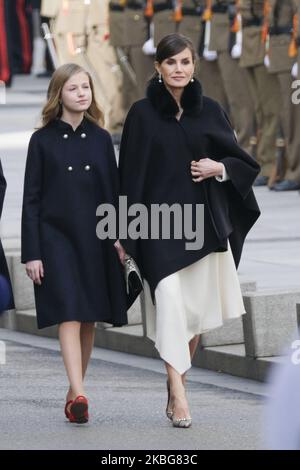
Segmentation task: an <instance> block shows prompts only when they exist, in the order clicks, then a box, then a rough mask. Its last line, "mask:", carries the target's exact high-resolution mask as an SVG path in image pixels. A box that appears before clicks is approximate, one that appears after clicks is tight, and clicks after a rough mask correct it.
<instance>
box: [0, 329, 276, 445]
mask: <svg viewBox="0 0 300 470" xmlns="http://www.w3.org/2000/svg"><path fill="white" fill-rule="evenodd" d="M0 339H2V340H5V342H6V348H7V351H6V359H7V360H6V365H0V377H1V380H0V395H1V400H0V427H1V434H0V449H18V450H22V449H57V450H59V449H66V450H67V449H73V450H74V449H80V450H81V449H97V450H101V449H110V450H113V449H120V450H126V449H127V450H128V449H134V450H137V449H146V450H151V449H152V450H154V449H155V450H160V449H164V450H185V449H190V450H197V449H199V450H201V449H263V448H264V446H265V443H264V427H263V424H264V423H263V411H264V409H265V396H266V393H267V387H266V385H265V384H260V383H256V382H254V381H251V380H247V379H239V378H236V377H231V376H227V375H226V374H218V373H216V372H211V371H204V370H201V369H197V368H192V369H191V371H190V374H189V381H188V385H187V394H188V398H189V402H190V407H191V413H192V416H193V424H192V427H191V428H190V429H175V428H173V427H172V425H171V423H170V421H169V420H168V419H167V418H166V416H165V406H166V398H167V392H166V386H165V372H164V368H163V365H162V362H161V361H159V360H155V359H146V358H140V357H138V356H132V355H128V354H124V353H116V352H113V351H107V350H103V349H100V348H96V349H95V350H94V353H93V358H92V360H91V364H90V367H89V369H88V374H87V379H86V392H87V395H88V397H89V400H90V414H91V419H90V422H89V423H88V424H85V425H76V424H75V425H74V424H70V423H69V422H67V420H66V419H65V417H64V413H63V407H64V398H65V394H66V391H67V380H66V377H65V372H64V367H63V364H62V359H61V357H60V354H59V352H58V350H59V345H58V342H57V341H56V340H52V339H46V338H42V339H41V338H38V337H36V336H30V335H25V334H22V333H17V332H10V331H8V330H1V329H0Z"/></svg>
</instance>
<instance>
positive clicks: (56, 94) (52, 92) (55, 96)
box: [42, 64, 104, 127]
mask: <svg viewBox="0 0 300 470" xmlns="http://www.w3.org/2000/svg"><path fill="white" fill-rule="evenodd" d="M79 72H84V73H85V74H86V75H87V76H88V78H89V83H90V87H91V90H92V102H91V105H90V107H89V108H88V109H87V110H86V111H85V112H84V116H85V117H86V118H87V119H89V120H90V121H92V122H94V123H95V124H97V125H98V126H101V127H102V126H103V125H104V116H103V112H102V111H101V109H100V108H99V106H98V104H97V102H96V99H95V90H94V84H93V80H92V77H91V75H90V74H89V72H87V71H86V70H85V69H84V68H83V67H81V66H80V65H77V64H64V65H61V66H60V67H58V69H57V70H55V72H54V73H53V75H52V78H51V80H50V83H49V87H48V91H47V99H48V101H47V103H46V104H45V106H44V108H43V110H42V127H44V126H46V125H47V124H48V123H49V122H51V121H53V120H54V119H57V118H60V117H61V115H62V105H61V104H60V100H61V92H62V89H63V86H64V84H65V83H66V82H67V81H68V80H69V78H71V77H72V76H73V75H75V74H77V73H79Z"/></svg>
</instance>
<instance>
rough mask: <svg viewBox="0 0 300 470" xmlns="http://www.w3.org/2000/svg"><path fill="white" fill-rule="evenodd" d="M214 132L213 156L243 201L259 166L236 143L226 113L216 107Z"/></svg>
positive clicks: (219, 107)
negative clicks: (224, 169) (222, 165)
mask: <svg viewBox="0 0 300 470" xmlns="http://www.w3.org/2000/svg"><path fill="white" fill-rule="evenodd" d="M214 116H215V124H216V127H215V132H214V133H213V135H212V138H213V148H214V156H215V157H217V158H219V161H220V162H222V163H223V164H224V166H225V168H226V172H227V173H228V175H229V179H230V180H231V182H232V184H233V186H234V187H235V189H236V191H237V192H238V193H239V194H240V196H241V197H242V198H243V199H245V198H246V197H247V195H248V194H249V192H250V190H251V188H252V185H253V182H254V180H255V178H256V177H257V175H258V173H259V170H260V166H259V165H258V163H257V162H256V161H255V160H254V158H252V157H251V156H250V155H248V153H247V152H245V151H244V150H243V149H242V148H241V147H240V146H239V144H238V143H237V139H236V136H235V133H234V130H233V128H232V125H231V123H230V120H229V118H228V116H227V114H226V112H225V111H224V110H223V109H222V108H221V106H219V105H218V109H217V111H216V113H215V115H214Z"/></svg>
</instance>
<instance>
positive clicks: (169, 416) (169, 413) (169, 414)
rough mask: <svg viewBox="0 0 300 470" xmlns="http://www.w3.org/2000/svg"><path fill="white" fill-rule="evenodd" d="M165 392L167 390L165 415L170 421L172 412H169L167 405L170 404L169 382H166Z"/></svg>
mask: <svg viewBox="0 0 300 470" xmlns="http://www.w3.org/2000/svg"><path fill="white" fill-rule="evenodd" d="M167 390H168V402H167V408H166V415H167V417H168V418H169V419H172V416H173V411H170V410H169V403H170V384H169V381H168V380H167Z"/></svg>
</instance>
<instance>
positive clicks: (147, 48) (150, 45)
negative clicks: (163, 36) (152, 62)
mask: <svg viewBox="0 0 300 470" xmlns="http://www.w3.org/2000/svg"><path fill="white" fill-rule="evenodd" d="M142 51H143V53H144V54H145V55H155V53H156V47H154V40H153V38H150V39H148V41H146V42H145V44H144V45H143V47H142Z"/></svg>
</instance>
